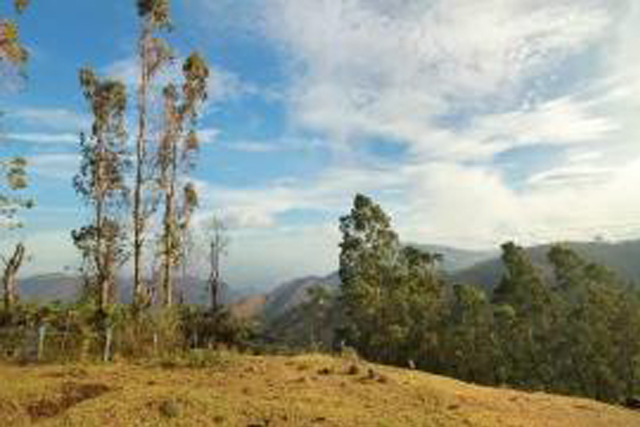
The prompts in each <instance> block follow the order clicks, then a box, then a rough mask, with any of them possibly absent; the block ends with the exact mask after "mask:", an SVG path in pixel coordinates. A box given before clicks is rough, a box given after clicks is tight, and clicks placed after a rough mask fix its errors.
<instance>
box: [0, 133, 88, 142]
mask: <svg viewBox="0 0 640 427" xmlns="http://www.w3.org/2000/svg"><path fill="white" fill-rule="evenodd" d="M3 138H6V139H7V140H9V141H17V142H28V143H34V144H77V143H78V142H79V140H80V136H79V135H76V134H73V133H28V132H25V133H9V134H7V135H3Z"/></svg>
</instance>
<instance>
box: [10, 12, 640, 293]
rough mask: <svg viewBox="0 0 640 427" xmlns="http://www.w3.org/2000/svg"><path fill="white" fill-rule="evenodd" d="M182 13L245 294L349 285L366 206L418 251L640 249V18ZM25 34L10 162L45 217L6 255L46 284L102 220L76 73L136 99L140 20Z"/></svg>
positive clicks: (102, 15) (183, 43)
mask: <svg viewBox="0 0 640 427" xmlns="http://www.w3.org/2000/svg"><path fill="white" fill-rule="evenodd" d="M4 3H8V2H4ZM174 3H175V4H174V6H173V9H174V10H173V11H174V16H175V19H174V21H175V22H174V23H175V27H176V28H175V31H174V32H173V33H172V34H171V35H170V36H169V38H170V40H171V41H172V43H173V44H174V45H175V46H176V50H177V53H178V54H179V55H186V54H188V53H189V51H191V50H193V49H199V50H200V51H201V52H202V53H204V54H205V56H206V57H207V58H208V59H209V60H210V61H211V63H212V64H213V66H214V68H215V73H214V80H213V82H212V86H211V95H212V98H211V102H210V103H209V104H208V106H207V109H206V111H205V113H204V114H203V117H202V120H201V123H200V124H201V129H202V136H203V139H204V141H205V145H204V147H203V150H202V155H201V158H200V165H199V169H198V171H197V172H196V174H195V176H196V179H197V182H198V184H199V188H200V190H201V192H202V198H203V201H204V203H203V207H202V210H201V211H200V214H199V215H200V218H206V217H207V216H210V215H212V214H217V215H219V216H222V217H223V218H225V220H226V221H227V223H228V224H229V226H230V227H231V238H232V245H231V248H230V253H229V257H228V263H227V268H226V275H227V277H228V280H229V281H230V282H231V283H233V284H237V285H239V286H263V285H272V284H273V283H274V282H276V281H279V280H282V279H286V278H291V277H295V276H298V275H302V274H308V273H316V274H322V273H326V272H329V271H331V270H332V269H334V268H335V267H336V264H337V253H338V251H337V243H338V239H339V235H338V232H337V225H338V223H337V221H338V218H339V216H340V215H342V214H344V213H345V212H346V211H348V209H349V207H350V202H351V200H352V197H353V195H354V194H355V193H356V192H362V193H366V194H369V195H371V196H372V197H374V198H375V199H376V200H378V201H379V202H380V203H381V204H382V205H383V207H384V208H385V209H386V210H387V211H388V212H390V213H391V215H392V217H393V220H394V224H395V226H396V227H397V229H398V230H399V232H400V234H401V237H402V238H403V239H405V240H409V241H416V242H423V243H439V244H449V245H456V246H460V247H465V248H490V247H495V245H497V244H499V243H500V242H502V241H504V240H507V239H515V240H516V241H518V242H520V243H523V244H533V243H540V242H547V241H550V240H566V239H592V238H594V237H595V236H602V237H605V238H607V239H612V240H615V239H621V238H630V237H637V236H638V235H640V233H639V231H640V185H638V182H639V181H640V143H639V142H640V141H638V137H639V136H640V122H639V120H638V119H639V118H640V50H639V49H638V48H637V45H638V40H640V4H639V3H638V2H636V1H633V0H615V1H614V0H486V1H482V2H479V1H477V0H242V1H240V0H181V1H174ZM2 7H6V5H4V6H2ZM22 30H23V31H24V34H25V36H26V41H27V43H28V45H29V47H30V49H31V51H32V61H31V63H30V65H29V70H28V71H29V80H28V82H27V84H26V85H25V87H24V89H23V90H20V91H15V90H14V91H10V90H9V88H6V87H5V88H3V92H2V99H1V101H0V108H1V109H2V110H3V111H5V113H6V114H5V116H4V117H3V119H2V132H3V134H4V139H3V141H2V142H1V144H2V145H1V146H0V150H1V152H2V155H9V154H21V155H24V156H26V157H27V158H28V159H29V160H30V162H31V165H32V175H33V176H32V183H33V186H32V189H31V192H32V193H33V194H35V196H36V198H37V199H38V207H37V209H35V210H34V211H33V212H31V213H29V214H28V215H27V217H26V220H27V227H26V228H25V229H24V230H23V231H20V232H19V233H18V236H16V235H14V236H8V235H7V234H6V233H5V235H4V236H3V237H2V239H3V243H0V245H2V246H3V248H6V246H7V245H8V242H9V241H10V240H11V239H15V238H18V237H19V238H24V239H26V240H27V242H28V245H29V247H30V249H31V251H32V254H33V259H32V261H31V263H30V265H29V266H28V270H29V272H44V271H59V270H60V269H61V268H62V267H63V266H66V265H69V266H73V265H77V257H76V253H75V251H74V250H73V248H72V247H71V244H70V241H69V237H68V236H69V231H70V230H71V229H72V228H74V227H76V226H77V225H78V224H79V223H82V221H84V220H86V214H87V212H86V211H84V210H83V209H82V206H81V204H80V203H79V202H78V201H77V198H76V197H75V195H74V193H73V191H72V189H71V184H70V182H71V177H72V175H73V173H74V171H75V170H76V169H77V166H78V157H77V151H78V150H77V148H78V147H77V146H78V137H77V135H78V133H79V132H80V131H81V130H86V129H87V128H88V126H89V123H90V118H89V117H88V114H87V108H86V105H84V102H83V100H82V97H81V93H80V91H79V89H78V84H77V70H78V68H79V67H80V66H83V65H92V66H94V67H96V68H97V69H98V70H100V71H101V72H102V73H104V74H108V75H111V76H113V77H119V78H122V79H123V80H125V81H126V82H127V83H129V84H133V83H134V82H135V75H136V74H135V73H136V62H135V46H136V44H135V43H136V37H137V31H138V27H137V22H136V17H135V10H134V2H133V1H102V0H65V1H62V2H51V1H46V0H43V1H35V2H34V5H33V8H32V9H31V10H30V11H29V13H28V14H27V15H26V16H25V17H24V18H23V19H22ZM5 86H6V85H5ZM134 120H135V111H134V110H132V111H131V116H130V123H131V124H133V123H135V121H134ZM133 132H134V129H133V128H132V133H133Z"/></svg>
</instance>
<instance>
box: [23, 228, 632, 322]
mask: <svg viewBox="0 0 640 427" xmlns="http://www.w3.org/2000/svg"><path fill="white" fill-rule="evenodd" d="M567 244H568V245H569V246H570V247H572V248H573V249H574V250H576V251H577V252H578V253H579V254H580V255H582V256H583V257H585V258H586V259H588V260H591V261H594V262H598V263H601V264H604V265H606V266H608V267H610V268H611V269H613V270H614V271H615V272H617V273H618V274H619V275H620V276H621V277H622V278H623V279H625V280H627V281H630V282H636V283H639V284H640V240H629V241H623V242H617V243H607V242H570V243H567ZM412 246H415V247H417V248H420V249H422V250H426V251H429V252H436V253H440V254H442V255H443V256H444V262H443V264H442V268H443V270H444V272H445V274H446V275H447V277H448V278H449V279H450V280H451V281H453V282H458V283H469V284H476V285H480V286H482V287H484V288H486V289H488V290H491V289H493V288H494V287H495V286H496V284H497V283H498V281H499V280H500V277H501V276H502V274H503V272H504V270H503V266H502V261H501V260H500V253H499V251H498V250H493V251H471V250H464V249H457V248H452V247H447V246H438V245H419V244H412ZM549 248H550V245H540V246H534V247H530V248H528V249H527V252H528V253H529V255H530V256H531V259H532V260H533V262H534V263H535V264H536V265H538V266H539V267H540V268H541V270H542V271H543V273H545V274H550V271H551V269H550V266H549V263H548V261H547V260H546V254H547V252H548V250H549ZM188 280H189V286H185V287H184V288H185V289H186V291H185V301H186V302H187V303H190V304H203V303H205V304H206V303H207V302H208V289H207V286H206V282H205V280H204V279H199V278H189V279H188ZM80 286H81V281H80V279H79V278H78V277H77V276H73V275H68V274H59V273H56V274H46V275H39V276H33V277H29V278H27V279H24V280H22V281H21V283H20V289H21V294H22V296H23V298H24V299H25V300H31V301H34V300H37V301H41V302H47V301H52V300H56V299H58V300H63V301H70V300H72V299H74V298H75V297H76V296H77V293H78V290H79V289H80ZM314 286H326V287H328V288H331V289H337V288H338V287H339V286H340V277H339V276H338V273H337V272H334V273H331V274H329V275H327V276H307V277H301V278H298V279H295V280H290V281H287V282H285V283H283V284H281V285H279V286H277V287H275V288H273V290H271V291H269V292H265V293H259V292H256V293H252V294H249V295H248V294H247V293H246V292H242V290H237V289H235V288H233V287H229V286H227V287H226V290H225V292H224V300H225V301H226V302H227V303H230V304H231V309H232V311H234V313H236V314H237V315H238V316H239V317H243V318H247V317H252V316H257V315H264V317H265V318H266V319H275V318H278V317H279V316H281V315H283V314H284V313H286V312H288V311H289V310H291V309H292V308H294V307H296V306H297V305H299V304H300V303H302V302H304V301H305V300H306V298H307V291H308V289H310V288H312V287H314ZM120 293H121V297H122V300H123V301H125V302H128V301H129V300H130V297H131V281H130V280H126V279H124V280H121V283H120Z"/></svg>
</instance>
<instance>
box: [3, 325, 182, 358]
mask: <svg viewBox="0 0 640 427" xmlns="http://www.w3.org/2000/svg"><path fill="white" fill-rule="evenodd" d="M169 335H171V334H167V333H166V332H164V331H159V330H153V329H150V328H138V329H137V330H131V329H125V328H116V327H106V328H104V329H103V330H102V331H96V330H95V329H87V330H78V329H64V328H56V327H54V326H52V325H50V324H46V323H43V324H39V325H36V326H18V327H3V328H0V359H3V360H17V361H20V362H25V363H32V362H34V363H35V362H72V361H97V360H101V361H105V362H106V361H111V360H113V359H114V357H115V356H116V355H122V356H125V357H153V356H161V355H163V354H166V353H167V352H170V351H176V350H179V349H182V348H185V347H188V346H189V343H186V344H185V343H183V342H182V340H180V339H177V338H176V337H175V334H173V336H169Z"/></svg>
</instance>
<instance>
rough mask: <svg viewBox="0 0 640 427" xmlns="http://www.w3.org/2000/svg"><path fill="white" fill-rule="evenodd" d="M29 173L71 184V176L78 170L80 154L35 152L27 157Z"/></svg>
mask: <svg viewBox="0 0 640 427" xmlns="http://www.w3.org/2000/svg"><path fill="white" fill-rule="evenodd" d="M27 163H28V165H29V173H30V174H34V175H36V176H38V177H40V178H44V179H57V180H61V181H66V182H67V183H68V185H71V178H72V177H73V175H74V174H75V173H76V172H77V171H78V167H79V165H80V155H79V154H71V153H48V154H37V155H33V156H29V157H27Z"/></svg>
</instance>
